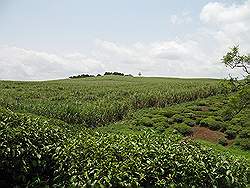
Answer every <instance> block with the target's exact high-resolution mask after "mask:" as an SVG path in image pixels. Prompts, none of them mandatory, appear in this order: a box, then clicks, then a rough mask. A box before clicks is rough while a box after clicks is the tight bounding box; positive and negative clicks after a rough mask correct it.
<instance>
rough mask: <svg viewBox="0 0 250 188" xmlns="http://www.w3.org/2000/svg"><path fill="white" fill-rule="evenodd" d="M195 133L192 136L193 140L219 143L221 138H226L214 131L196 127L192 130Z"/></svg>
mask: <svg viewBox="0 0 250 188" xmlns="http://www.w3.org/2000/svg"><path fill="white" fill-rule="evenodd" d="M192 131H193V133H192V134H191V135H190V138H192V139H202V140H207V141H210V142H212V143H218V141H219V139H220V138H225V134H224V133H222V132H219V131H212V130H210V129H208V128H206V127H200V126H195V127H193V128H192Z"/></svg>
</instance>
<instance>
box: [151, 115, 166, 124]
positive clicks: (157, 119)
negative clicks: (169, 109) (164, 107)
mask: <svg viewBox="0 0 250 188" xmlns="http://www.w3.org/2000/svg"><path fill="white" fill-rule="evenodd" d="M151 120H152V121H153V122H154V123H158V122H164V123H166V118H165V117H162V116H158V117H153V118H152V119H151Z"/></svg>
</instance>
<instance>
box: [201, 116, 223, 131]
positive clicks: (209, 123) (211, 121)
mask: <svg viewBox="0 0 250 188" xmlns="http://www.w3.org/2000/svg"><path fill="white" fill-rule="evenodd" d="M200 125H201V126H203V127H208V128H209V129H211V130H219V129H221V128H223V127H224V125H223V123H222V122H219V121H216V120H215V118H214V117H211V116H210V117H208V118H205V119H202V120H201V121H200Z"/></svg>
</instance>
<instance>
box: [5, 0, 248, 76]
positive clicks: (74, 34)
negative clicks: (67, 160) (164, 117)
mask: <svg viewBox="0 0 250 188" xmlns="http://www.w3.org/2000/svg"><path fill="white" fill-rule="evenodd" d="M249 33H250V0H245V1H244V0H217V1H209V0H188V1H186V0H175V1H172V0H105V1H101V0H88V1H87V0H70V1H69V0H53V1H52V0H36V1H34V0H22V1H20V0H0V79H10V80H48V79H58V78H66V77H68V76H70V75H75V74H80V73H89V74H97V73H104V72H105V71H119V72H125V73H131V74H134V75H137V74H138V72H142V74H143V75H144V76H165V77H212V78H224V77H225V76H226V75H227V74H228V71H229V70H228V69H225V68H224V66H223V65H222V64H220V63H219V62H220V59H221V58H222V56H223V55H224V54H225V52H226V51H228V49H229V47H231V46H233V45H237V44H239V45H240V48H241V51H242V53H247V52H250V34H249Z"/></svg>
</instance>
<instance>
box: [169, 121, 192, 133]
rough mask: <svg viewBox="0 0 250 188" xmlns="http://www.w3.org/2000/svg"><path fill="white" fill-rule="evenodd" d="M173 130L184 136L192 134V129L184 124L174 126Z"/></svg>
mask: <svg viewBox="0 0 250 188" xmlns="http://www.w3.org/2000/svg"><path fill="white" fill-rule="evenodd" d="M173 128H174V129H176V130H177V131H178V132H179V133H181V134H182V135H184V136H187V135H189V134H191V133H192V128H191V127H189V126H188V125H186V124H185V123H181V124H175V125H174V126H173Z"/></svg>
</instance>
